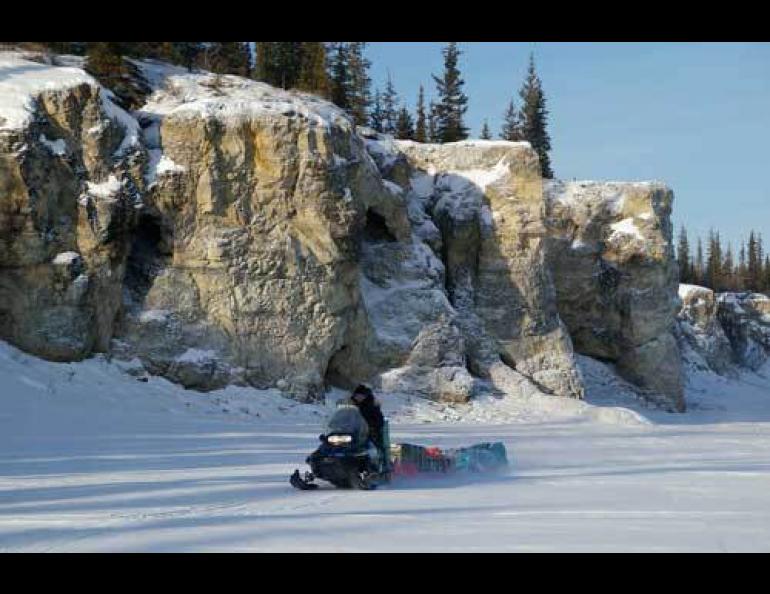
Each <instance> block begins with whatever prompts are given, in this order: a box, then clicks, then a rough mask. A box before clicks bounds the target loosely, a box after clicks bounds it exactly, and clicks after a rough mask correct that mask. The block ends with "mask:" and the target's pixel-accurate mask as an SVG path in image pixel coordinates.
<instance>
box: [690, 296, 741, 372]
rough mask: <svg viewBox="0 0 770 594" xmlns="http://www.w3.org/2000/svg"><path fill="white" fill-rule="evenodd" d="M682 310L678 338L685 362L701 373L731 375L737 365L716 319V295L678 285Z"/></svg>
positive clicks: (728, 342)
mask: <svg viewBox="0 0 770 594" xmlns="http://www.w3.org/2000/svg"><path fill="white" fill-rule="evenodd" d="M679 298H680V299H681V301H682V308H681V310H680V311H679V313H678V314H677V325H676V329H677V338H678V340H679V345H680V349H681V351H682V356H683V358H684V360H685V361H686V362H688V363H689V364H691V365H694V366H695V367H697V368H698V369H711V370H713V371H715V372H716V373H719V374H723V375H724V374H730V373H731V372H732V368H733V365H734V360H733V351H732V347H731V345H730V341H729V340H728V338H727V336H726V335H725V333H724V331H723V330H722V325H721V324H720V322H719V318H718V317H717V312H718V306H719V304H718V302H717V298H716V296H715V294H714V291H712V290H711V289H707V288H705V287H699V286H696V285H686V284H680V285H679Z"/></svg>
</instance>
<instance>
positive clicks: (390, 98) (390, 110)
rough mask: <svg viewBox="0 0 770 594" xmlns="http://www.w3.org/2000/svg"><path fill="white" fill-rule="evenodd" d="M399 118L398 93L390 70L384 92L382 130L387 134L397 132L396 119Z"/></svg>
mask: <svg viewBox="0 0 770 594" xmlns="http://www.w3.org/2000/svg"><path fill="white" fill-rule="evenodd" d="M397 118H398V93H396V87H395V86H394V85H393V79H392V78H391V77H390V71H388V81H387V82H386V83H385V91H384V92H383V94H382V131H383V132H384V133H385V134H395V133H396V119H397Z"/></svg>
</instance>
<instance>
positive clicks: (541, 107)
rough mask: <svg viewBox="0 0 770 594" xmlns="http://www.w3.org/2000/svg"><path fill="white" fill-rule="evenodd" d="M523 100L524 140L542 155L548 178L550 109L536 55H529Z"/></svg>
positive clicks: (522, 94)
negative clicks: (537, 70) (536, 66)
mask: <svg viewBox="0 0 770 594" xmlns="http://www.w3.org/2000/svg"><path fill="white" fill-rule="evenodd" d="M519 96H520V97H521V100H522V107H521V129H522V135H523V137H524V140H527V141H528V142H529V143H530V144H531V145H532V148H533V149H535V152H536V153H537V155H538V157H540V169H541V172H542V175H543V177H544V178H546V179H550V178H552V177H553V171H552V170H551V158H550V157H549V155H548V153H549V152H550V150H551V138H550V136H549V135H548V130H547V127H548V110H547V109H546V100H545V94H544V93H543V85H542V82H541V81H540V78H539V77H538V76H537V72H536V71H535V57H534V55H532V54H530V56H529V69H528V71H527V78H526V79H525V81H524V85H523V86H522V88H521V91H519Z"/></svg>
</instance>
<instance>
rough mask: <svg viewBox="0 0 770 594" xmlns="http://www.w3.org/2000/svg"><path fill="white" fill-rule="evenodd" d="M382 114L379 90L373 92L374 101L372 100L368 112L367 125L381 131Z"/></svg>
mask: <svg viewBox="0 0 770 594" xmlns="http://www.w3.org/2000/svg"><path fill="white" fill-rule="evenodd" d="M383 119H384V115H383V113H382V99H381V97H380V90H379V89H377V91H376V92H375V93H374V101H373V102H372V112H371V113H370V114H369V125H370V126H371V127H372V129H373V130H374V131H376V132H382V123H383Z"/></svg>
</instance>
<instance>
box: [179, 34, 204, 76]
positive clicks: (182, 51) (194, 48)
mask: <svg viewBox="0 0 770 594" xmlns="http://www.w3.org/2000/svg"><path fill="white" fill-rule="evenodd" d="M172 43H173V45H174V55H175V56H176V58H177V59H178V63H179V64H181V65H182V66H184V67H185V68H187V70H188V71H192V69H193V66H194V65H195V62H196V60H197V59H198V56H199V55H200V53H201V51H203V44H202V43H201V42H200V41H174V42H172Z"/></svg>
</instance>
